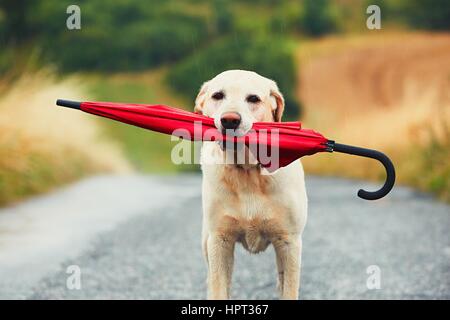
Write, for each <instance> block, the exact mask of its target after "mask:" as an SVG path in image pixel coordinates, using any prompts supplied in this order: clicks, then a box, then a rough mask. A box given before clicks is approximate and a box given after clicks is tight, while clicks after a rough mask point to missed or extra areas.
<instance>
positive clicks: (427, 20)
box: [400, 0, 450, 30]
mask: <svg viewBox="0 0 450 320" xmlns="http://www.w3.org/2000/svg"><path fill="white" fill-rule="evenodd" d="M401 9H402V10H401V11H400V13H401V14H402V15H403V16H404V17H405V19H406V21H407V22H408V24H409V25H410V26H411V27H413V28H417V29H429V30H450V1H449V0H429V1H423V0H408V1H405V0H403V2H402V5H401Z"/></svg>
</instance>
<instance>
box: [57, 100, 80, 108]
mask: <svg viewBox="0 0 450 320" xmlns="http://www.w3.org/2000/svg"><path fill="white" fill-rule="evenodd" d="M56 105H58V106H61V107H67V108H72V109H78V110H80V109H81V102H78V101H71V100H63V99H58V100H56Z"/></svg>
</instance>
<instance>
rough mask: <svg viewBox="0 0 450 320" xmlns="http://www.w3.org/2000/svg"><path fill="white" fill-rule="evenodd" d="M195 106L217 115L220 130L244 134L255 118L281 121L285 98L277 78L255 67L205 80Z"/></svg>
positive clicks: (202, 110)
mask: <svg viewBox="0 0 450 320" xmlns="http://www.w3.org/2000/svg"><path fill="white" fill-rule="evenodd" d="M194 110H195V112H197V113H201V114H204V115H206V116H209V117H212V118H214V123H215V125H216V127H217V129H218V130H220V131H221V132H226V133H227V134H230V133H232V134H233V135H236V136H242V135H245V134H246V133H247V132H248V131H249V130H250V129H251V128H252V125H253V123H254V122H259V121H281V116H282V114H283V110H284V99H283V96H282V94H281V93H280V91H279V89H278V87H277V84H276V83H275V81H273V80H270V79H267V78H265V77H263V76H260V75H259V74H257V73H256V72H252V71H245V70H228V71H225V72H222V73H220V74H218V75H217V76H215V77H214V78H213V79H211V80H209V81H207V82H205V83H204V84H203V86H202V87H201V89H200V92H199V94H198V96H197V98H196V100H195V109H194Z"/></svg>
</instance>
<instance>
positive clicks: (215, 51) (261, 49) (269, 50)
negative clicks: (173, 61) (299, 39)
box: [167, 34, 301, 120]
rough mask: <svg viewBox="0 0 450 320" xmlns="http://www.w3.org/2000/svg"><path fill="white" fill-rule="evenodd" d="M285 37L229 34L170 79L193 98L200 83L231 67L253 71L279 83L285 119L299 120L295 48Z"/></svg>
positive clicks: (176, 68) (177, 67)
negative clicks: (293, 48) (284, 103)
mask: <svg viewBox="0 0 450 320" xmlns="http://www.w3.org/2000/svg"><path fill="white" fill-rule="evenodd" d="M287 43H288V41H286V39H284V38H282V37H279V36H277V37H275V36H262V37H253V36H248V35H245V34H240V35H234V36H229V37H227V38H225V39H221V40H219V41H216V42H215V43H214V44H212V45H210V46H208V47H206V48H205V49H203V50H201V51H199V52H197V53H196V54H195V55H192V56H190V57H188V58H187V59H185V60H183V61H182V62H180V63H178V64H177V65H175V66H174V67H173V68H172V69H171V70H170V71H169V73H168V76H167V82H168V83H169V85H170V86H171V87H172V88H174V89H176V90H177V91H178V92H180V93H182V94H184V95H186V96H187V97H189V98H190V99H191V100H192V101H193V100H194V99H195V96H196V94H197V92H198V89H199V88H200V85H201V84H202V83H203V82H205V81H206V80H208V79H211V78H212V77H214V76H215V75H217V74H218V73H220V72H222V71H225V70H228V69H244V70H253V71H256V72H258V73H259V74H261V75H262V76H265V77H268V78H271V79H273V80H275V81H276V82H277V83H278V86H279V87H280V89H281V91H282V92H283V94H284V97H285V101H286V108H285V119H293V120H297V119H298V117H299V113H300V111H301V109H300V104H299V103H298V101H297V100H296V98H295V93H294V92H295V85H296V72H297V68H296V66H295V61H294V56H293V52H292V50H291V49H292V48H291V47H290V46H289V45H288V44H287Z"/></svg>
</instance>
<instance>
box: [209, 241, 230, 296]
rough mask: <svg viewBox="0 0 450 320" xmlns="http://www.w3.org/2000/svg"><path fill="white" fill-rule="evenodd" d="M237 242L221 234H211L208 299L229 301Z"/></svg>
mask: <svg viewBox="0 0 450 320" xmlns="http://www.w3.org/2000/svg"><path fill="white" fill-rule="evenodd" d="M234 246H235V240H234V239H231V238H228V237H226V236H223V235H219V234H209V236H208V240H207V242H206V249H207V252H208V253H207V255H208V299H217V300H223V299H229V297H230V288H231V277H232V272H233V263H234Z"/></svg>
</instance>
